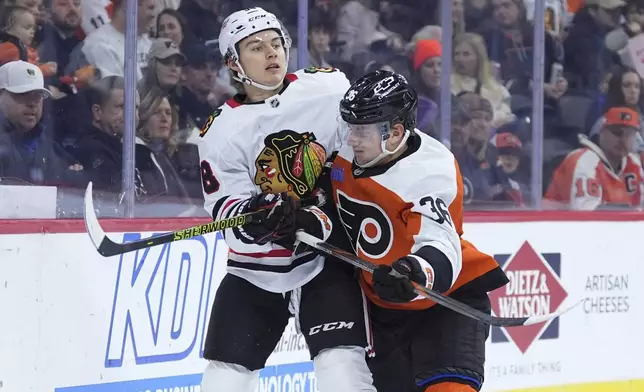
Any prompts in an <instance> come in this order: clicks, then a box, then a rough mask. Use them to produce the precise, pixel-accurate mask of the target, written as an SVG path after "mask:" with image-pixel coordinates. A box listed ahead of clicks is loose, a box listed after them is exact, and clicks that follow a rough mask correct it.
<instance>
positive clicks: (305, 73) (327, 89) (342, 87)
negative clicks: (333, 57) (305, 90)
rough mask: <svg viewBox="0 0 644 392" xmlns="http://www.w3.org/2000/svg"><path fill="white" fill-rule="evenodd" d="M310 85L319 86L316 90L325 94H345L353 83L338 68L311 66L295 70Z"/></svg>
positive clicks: (304, 82)
mask: <svg viewBox="0 0 644 392" xmlns="http://www.w3.org/2000/svg"><path fill="white" fill-rule="evenodd" d="M295 75H296V76H298V78H300V79H301V80H302V82H303V84H306V85H309V86H317V87H316V90H317V91H319V92H322V93H325V94H332V95H344V93H346V92H347V90H348V89H349V87H351V83H350V82H349V79H347V76H346V75H345V74H344V72H342V71H341V70H339V69H337V68H331V67H329V68H325V67H309V68H304V69H301V70H299V71H297V72H295Z"/></svg>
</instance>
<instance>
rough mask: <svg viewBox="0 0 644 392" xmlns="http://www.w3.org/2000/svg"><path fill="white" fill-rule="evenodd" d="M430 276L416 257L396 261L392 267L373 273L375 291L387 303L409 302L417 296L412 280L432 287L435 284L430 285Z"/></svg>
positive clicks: (384, 266)
mask: <svg viewBox="0 0 644 392" xmlns="http://www.w3.org/2000/svg"><path fill="white" fill-rule="evenodd" d="M428 276H431V275H430V273H429V272H426V271H423V268H422V266H421V265H420V262H419V261H418V260H417V259H416V257H414V256H406V257H402V258H400V259H398V260H396V261H394V263H393V264H392V265H391V266H388V265H381V266H378V268H376V270H375V271H373V289H374V291H375V292H376V294H377V295H378V296H379V297H380V298H382V299H383V300H385V301H388V302H396V303H403V302H409V301H411V300H413V299H414V298H416V296H417V294H416V293H415V292H414V286H412V284H411V282H410V280H413V281H414V282H416V283H418V284H419V285H421V286H423V287H428V286H429V287H431V284H433V282H429V284H428V281H427V280H428Z"/></svg>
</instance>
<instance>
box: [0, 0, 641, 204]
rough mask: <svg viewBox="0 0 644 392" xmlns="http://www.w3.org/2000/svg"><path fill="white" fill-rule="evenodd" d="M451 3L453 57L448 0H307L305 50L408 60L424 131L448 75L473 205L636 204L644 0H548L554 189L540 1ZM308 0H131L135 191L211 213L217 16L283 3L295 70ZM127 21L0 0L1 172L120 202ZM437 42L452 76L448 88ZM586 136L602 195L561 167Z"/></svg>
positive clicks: (222, 87) (436, 128) (374, 61)
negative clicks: (206, 172)
mask: <svg viewBox="0 0 644 392" xmlns="http://www.w3.org/2000/svg"><path fill="white" fill-rule="evenodd" d="M444 1H447V0H444ZM451 1H452V20H453V26H452V32H453V50H452V53H443V50H442V47H441V35H442V29H441V27H440V1H429V0H388V1H385V0H309V26H308V27H309V36H308V59H307V61H306V62H307V63H308V65H311V66H319V67H336V68H339V69H341V70H342V71H343V72H345V73H346V74H347V76H348V77H349V78H350V79H351V80H355V79H357V78H358V77H359V76H361V75H362V74H364V73H366V72H369V71H373V70H376V69H388V70H394V71H396V72H399V73H401V74H403V75H404V76H405V77H406V78H408V80H410V81H411V82H412V83H413V84H414V86H415V87H416V89H417V91H418V93H419V107H418V125H417V127H418V129H419V130H420V131H421V132H424V133H427V134H429V135H431V136H433V137H437V138H439V137H440V134H441V129H440V124H441V121H440V113H441V111H440V106H441V101H440V99H439V97H440V90H441V89H444V88H449V89H450V91H451V95H452V100H451V123H452V127H451V134H450V135H451V137H450V139H451V140H450V143H449V147H450V148H451V150H452V151H453V153H454V155H455V157H456V158H457V160H458V162H459V165H460V168H461V172H462V174H463V177H464V186H465V196H464V197H465V202H466V203H467V206H468V208H471V209H487V208H495V209H496V208H498V209H503V208H516V207H521V208H522V207H525V208H529V207H530V200H531V197H532V195H533V194H534V193H540V194H542V195H545V197H546V199H547V201H549V202H550V204H549V205H548V207H549V208H571V207H572V208H575V209H590V208H593V209H594V208H597V207H598V205H597V203H595V204H593V203H586V202H583V203H573V202H571V194H573V193H580V192H581V193H585V194H588V195H590V196H593V197H595V198H597V197H599V199H600V202H599V204H600V205H609V206H614V207H624V206H626V207H629V208H632V207H639V206H640V205H641V202H639V201H637V200H636V199H638V198H641V197H642V195H641V193H640V192H639V191H638V190H637V189H639V187H638V186H639V185H638V186H634V187H631V186H630V185H631V184H630V183H629V181H631V182H632V181H633V179H632V178H631V177H630V172H629V173H627V172H626V170H627V168H630V167H631V166H632V164H631V163H632V162H634V163H635V164H637V163H638V162H641V161H640V159H639V154H640V151H641V150H644V138H642V136H641V133H642V131H643V130H644V128H642V125H641V124H644V123H643V122H642V121H641V120H640V112H641V110H642V108H644V101H643V100H642V99H641V97H642V89H641V83H642V78H641V74H640V73H639V72H638V70H639V71H640V72H641V71H642V70H644V66H640V62H641V60H640V58H639V57H638V55H637V53H638V52H637V48H638V45H640V46H641V49H644V34H642V33H643V32H644V0H547V1H546V4H547V7H546V20H545V23H546V26H545V27H546V35H545V43H544V50H545V56H544V80H545V83H544V85H543V92H544V102H543V106H544V112H543V124H544V140H543V146H544V154H543V162H542V164H543V173H544V181H543V189H531V186H530V184H531V165H532V153H531V151H532V125H531V124H532V119H531V117H532V106H533V102H532V90H533V88H534V85H533V82H532V81H533V71H532V69H533V38H534V25H533V18H534V0H451ZM297 3H298V1H297V0H138V13H137V26H138V29H137V42H136V43H137V46H136V49H137V58H136V60H137V70H136V73H137V78H138V85H137V98H136V105H137V108H136V146H135V151H136V162H135V167H136V170H135V192H136V200H137V205H139V206H152V207H153V208H151V209H150V210H149V211H152V212H149V214H152V215H154V214H156V215H161V216H178V215H179V216H189V215H196V214H202V213H203V211H202V208H201V204H202V197H203V196H202V193H201V179H200V168H199V157H198V151H197V147H196V140H197V138H198V137H199V130H200V128H201V127H202V125H203V124H204V122H205V121H206V120H207V119H208V117H209V115H210V114H211V113H212V112H213V111H214V109H215V108H217V107H218V106H219V105H221V104H222V103H224V102H225V101H226V100H227V99H229V98H230V97H231V96H232V95H233V94H235V89H234V87H233V86H232V85H231V83H230V79H229V76H228V73H227V72H226V69H225V67H223V69H222V59H221V56H220V54H219V51H218V43H217V39H218V34H219V30H220V27H221V23H222V22H223V19H224V18H225V17H226V16H227V15H228V14H230V13H231V12H233V11H235V10H238V9H241V8H247V7H251V6H261V7H263V8H265V9H266V10H269V11H271V12H273V13H275V14H276V15H277V16H278V18H280V20H281V21H282V22H283V24H284V27H285V29H286V31H287V32H288V33H289V34H290V37H291V39H292V40H293V47H292V48H291V56H290V61H289V71H295V70H297V64H298V56H297V54H298V50H297V47H298V42H297V20H298V19H297V16H298V13H297V6H298V4H297ZM126 18H127V12H126V4H125V1H123V0H112V1H110V0H2V2H1V4H0V65H2V64H4V66H3V67H2V68H0V116H1V117H2V118H1V119H0V185H14V184H18V185H21V184H29V185H56V186H59V187H62V188H65V189H67V188H69V189H78V190H83V189H85V187H86V184H87V182H88V181H92V182H93V183H94V187H95V189H96V190H97V192H101V195H102V196H101V197H99V199H100V200H102V201H103V205H104V208H103V209H101V211H100V212H101V214H103V215H110V214H111V213H113V214H119V213H120V210H119V208H120V207H121V205H122V200H121V199H122V194H121V192H120V191H121V186H122V167H123V140H122V135H123V130H124V127H125V119H124V112H125V109H124V97H125V91H126V88H127V87H129V86H125V82H124V72H125V66H124V64H125V35H124V33H125V29H126ZM640 39H641V41H640ZM444 56H451V59H452V65H453V67H452V70H451V74H450V75H449V76H450V78H449V80H450V85H449V86H444V85H441V82H442V81H444V80H447V79H446V78H441V60H442V58H444ZM639 56H641V54H640V55H639ZM640 67H641V68H640ZM37 71H39V72H40V73H42V75H43V76H44V86H45V87H46V89H47V91H43V90H42V89H40V88H38V86H37V81H36V79H37V76H38V75H36V74H37V73H38V72H37ZM34 78H35V79H34ZM610 109H615V110H616V111H613V112H611V113H612V114H611V115H610V116H609V115H608V113H609V111H610ZM631 131H632V132H631ZM579 148H585V149H591V151H593V152H594V153H595V156H599V157H600V158H601V159H599V162H601V164H603V165H605V166H606V167H605V168H604V169H607V170H605V171H604V172H602V173H603V175H604V176H608V177H610V176H611V175H612V176H613V177H615V178H618V179H619V181H617V180H615V181H613V182H612V183H611V184H612V186H617V187H618V188H619V187H620V184H621V186H623V187H624V189H621V188H620V189H618V191H614V192H612V193H613V194H617V195H616V196H615V195H613V196H611V197H607V196H602V195H599V196H598V192H595V191H593V189H594V186H599V187H600V188H601V187H602V186H604V187H605V186H607V185H606V184H604V183H601V181H600V180H598V179H597V178H593V181H596V180H597V181H599V182H600V183H599V184H594V185H593V184H591V182H592V181H587V182H585V183H583V184H575V183H574V181H573V180H571V178H572V177H571V175H570V173H567V170H568V169H569V168H571V167H572V168H573V170H574V169H575V167H577V166H575V164H579V162H580V160H583V159H582V158H580V156H579V154H577V155H575V150H576V149H579ZM629 154H630V155H629ZM584 159H586V160H589V158H584ZM626 160H629V161H628V164H627V163H626ZM630 160H632V162H631V161H630ZM584 162H586V161H584ZM584 164H586V165H587V166H588V165H592V164H593V163H592V162H590V163H584ZM594 165H595V166H592V167H591V166H588V167H591V168H590V169H588V170H589V172H590V171H593V170H595V169H596V167H597V163H596V162H595V163H594ZM639 167H640V168H641V163H639ZM568 171H569V170H568ZM593 173H595V172H593ZM590 177H592V175H590ZM636 177H637V178H636V180H638V181H641V178H640V174H639V172H638V174H637V176H636ZM566 181H568V182H571V183H570V184H567V183H566ZM615 184H617V185H615ZM566 188H567V189H566ZM557 189H559V190H560V191H557ZM595 190H596V189H595ZM605 193H609V192H605ZM59 196H60V195H59ZM160 205H163V206H173V207H172V208H169V207H168V208H165V207H164V208H159V207H158V206H160ZM80 210H81V209H80V207H79V208H78V211H80ZM139 211H144V209H140V210H139ZM140 214H143V215H145V214H146V213H145V212H141V213H140ZM59 215H61V216H76V215H74V213H69V212H68V213H67V214H65V213H61V214H59Z"/></svg>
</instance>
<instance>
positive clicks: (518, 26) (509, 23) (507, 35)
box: [481, 0, 568, 106]
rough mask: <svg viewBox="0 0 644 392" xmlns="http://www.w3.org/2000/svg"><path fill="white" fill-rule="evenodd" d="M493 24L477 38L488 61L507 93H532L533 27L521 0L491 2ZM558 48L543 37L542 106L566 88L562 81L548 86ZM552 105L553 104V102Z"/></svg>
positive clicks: (558, 58)
mask: <svg viewBox="0 0 644 392" xmlns="http://www.w3.org/2000/svg"><path fill="white" fill-rule="evenodd" d="M490 7H491V8H492V15H493V22H492V23H491V24H490V26H487V27H486V28H485V29H484V30H483V31H482V32H481V35H482V36H483V38H484V39H485V46H486V47H487V50H488V55H489V58H490V60H491V61H494V62H496V63H498V64H499V65H500V78H501V79H502V81H503V84H505V86H506V88H507V89H508V90H509V91H510V93H511V94H515V93H518V94H522V95H526V96H531V94H532V88H531V83H532V63H533V48H532V44H533V39H534V34H533V30H534V26H533V24H532V23H531V22H529V21H528V18H527V12H526V8H525V4H524V3H523V2H522V1H521V0H491V1H490ZM562 57H563V53H562V48H561V45H559V43H558V42H557V41H555V39H554V38H553V37H552V36H551V35H550V34H548V33H546V35H545V53H544V66H545V67H544V77H545V82H546V84H545V85H544V93H545V99H546V103H548V100H549V99H551V100H556V99H558V98H559V97H561V96H562V95H563V94H564V93H565V92H566V90H567V88H568V83H567V81H566V80H565V79H563V78H557V80H556V81H554V82H552V83H551V76H552V75H551V72H552V69H553V64H554V63H559V64H561V63H562V62H563V58H562ZM553 105H554V106H556V102H554V103H553Z"/></svg>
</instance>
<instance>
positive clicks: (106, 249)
mask: <svg viewBox="0 0 644 392" xmlns="http://www.w3.org/2000/svg"><path fill="white" fill-rule="evenodd" d="M265 215H266V211H262V210H260V211H255V212H249V213H247V214H241V215H237V216H233V217H231V218H226V219H220V220H216V221H214V222H210V223H205V224H203V225H196V226H192V227H188V228H185V229H180V230H176V231H173V232H170V233H165V234H161V235H158V236H154V237H150V238H145V239H142V240H139V241H133V242H127V243H123V244H119V243H117V242H114V241H112V240H110V239H109V238H108V237H107V236H106V237H104V238H103V241H101V244H100V245H99V247H98V249H97V250H98V253H100V254H101V255H103V256H105V257H108V256H116V255H120V254H124V253H128V252H133V251H136V250H140V249H145V248H150V247H153V246H157V245H163V244H167V243H170V242H175V241H181V240H186V239H188V238H193V237H197V236H200V235H204V234H209V233H215V232H217V231H219V230H224V229H230V228H232V227H239V226H244V225H247V224H249V223H253V222H258V221H261V220H262V219H263V218H264V216H265Z"/></svg>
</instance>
